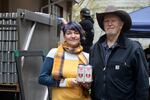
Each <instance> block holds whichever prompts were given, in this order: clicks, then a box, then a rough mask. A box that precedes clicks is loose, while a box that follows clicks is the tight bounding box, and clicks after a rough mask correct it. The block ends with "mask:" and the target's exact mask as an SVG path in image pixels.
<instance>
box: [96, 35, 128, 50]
mask: <svg viewBox="0 0 150 100" xmlns="http://www.w3.org/2000/svg"><path fill="white" fill-rule="evenodd" d="M105 40H106V34H104V35H103V36H101V37H100V39H99V40H98V44H101V43H102V42H104V41H105ZM117 46H119V47H121V48H126V47H127V44H126V37H125V36H124V35H120V36H119V37H118V39H117Z"/></svg>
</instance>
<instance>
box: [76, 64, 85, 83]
mask: <svg viewBox="0 0 150 100" xmlns="http://www.w3.org/2000/svg"><path fill="white" fill-rule="evenodd" d="M77 73H78V74H77V81H78V82H84V65H83V64H79V65H78V69H77Z"/></svg>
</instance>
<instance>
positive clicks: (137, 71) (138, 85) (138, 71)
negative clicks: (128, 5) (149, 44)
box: [90, 35, 149, 100]
mask: <svg viewBox="0 0 150 100" xmlns="http://www.w3.org/2000/svg"><path fill="white" fill-rule="evenodd" d="M105 38H106V36H105V35H104V36H102V37H101V38H100V39H99V41H98V42H97V43H96V44H95V45H94V46H93V48H92V51H91V53H90V64H91V65H92V66H93V82H92V86H91V97H92V100H148V99H147V98H148V87H149V82H148V73H147V72H148V66H147V62H146V59H145V56H144V52H143V49H142V47H141V45H140V44H139V43H138V42H135V41H132V40H129V39H127V38H125V37H123V36H120V37H119V39H118V40H117V43H118V44H117V46H116V47H115V48H114V49H113V50H112V53H111V55H110V57H109V58H108V62H107V64H106V65H105V64H104V54H103V50H102V45H101V43H102V42H104V41H105ZM103 98H104V99H103Z"/></svg>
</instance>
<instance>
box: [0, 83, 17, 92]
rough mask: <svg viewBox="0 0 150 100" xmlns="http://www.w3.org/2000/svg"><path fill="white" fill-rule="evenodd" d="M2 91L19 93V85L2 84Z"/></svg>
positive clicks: (0, 87) (0, 89)
mask: <svg viewBox="0 0 150 100" xmlns="http://www.w3.org/2000/svg"><path fill="white" fill-rule="evenodd" d="M0 91H3V92H19V84H0Z"/></svg>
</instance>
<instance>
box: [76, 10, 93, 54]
mask: <svg viewBox="0 0 150 100" xmlns="http://www.w3.org/2000/svg"><path fill="white" fill-rule="evenodd" d="M80 19H81V21H80V22H79V23H80V25H81V26H82V28H83V29H84V31H85V34H84V35H83V36H82V37H81V45H82V46H83V51H85V52H87V53H89V51H90V48H91V46H92V45H93V39H94V27H93V24H94V20H93V19H92V17H91V15H90V10H89V9H88V8H82V9H81V11H80ZM84 37H85V38H84Z"/></svg>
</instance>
